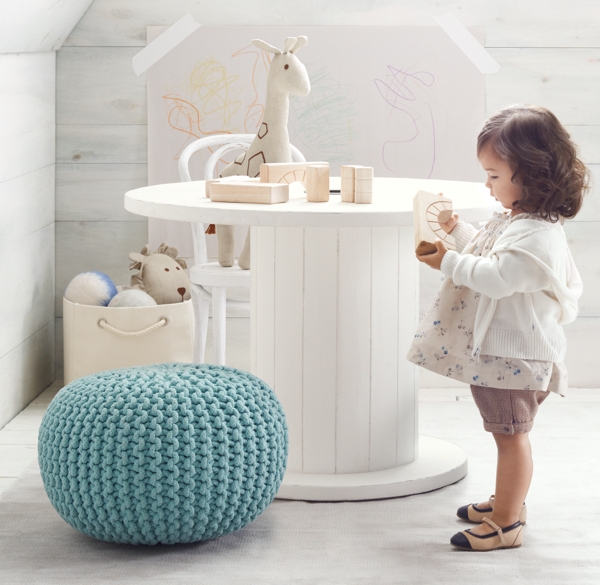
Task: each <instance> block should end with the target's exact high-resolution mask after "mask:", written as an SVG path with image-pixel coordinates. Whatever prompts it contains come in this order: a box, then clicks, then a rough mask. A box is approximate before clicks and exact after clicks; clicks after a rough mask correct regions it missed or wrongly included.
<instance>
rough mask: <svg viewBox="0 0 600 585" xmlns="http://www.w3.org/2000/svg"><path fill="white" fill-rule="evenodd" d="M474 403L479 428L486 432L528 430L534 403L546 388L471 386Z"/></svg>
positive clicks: (530, 424) (506, 432) (532, 417)
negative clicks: (481, 426)
mask: <svg viewBox="0 0 600 585" xmlns="http://www.w3.org/2000/svg"><path fill="white" fill-rule="evenodd" d="M471 393H472V394H473V398H474V399H475V404H476V405H477V408H479V412H480V413H481V418H483V428H484V429H485V430H486V431H489V432H490V433H500V434H504V435H514V434H515V433H528V432H529V431H530V430H531V428H532V427H533V419H534V418H535V415H536V413H537V410H538V406H539V405H540V404H541V403H542V402H544V400H546V398H548V394H550V392H544V391H543V390H508V389H505V388H488V387H485V386H471Z"/></svg>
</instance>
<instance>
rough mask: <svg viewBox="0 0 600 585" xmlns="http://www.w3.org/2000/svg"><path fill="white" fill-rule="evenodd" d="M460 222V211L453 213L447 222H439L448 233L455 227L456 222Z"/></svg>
mask: <svg viewBox="0 0 600 585" xmlns="http://www.w3.org/2000/svg"><path fill="white" fill-rule="evenodd" d="M457 222H458V213H453V214H452V217H451V218H450V219H449V220H448V221H445V222H443V223H442V222H441V221H440V222H439V224H440V227H441V228H442V229H443V230H444V231H445V232H446V233H447V234H449V233H450V232H451V231H452V230H453V229H454V226H455V225H456V223H457Z"/></svg>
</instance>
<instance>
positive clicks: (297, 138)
mask: <svg viewBox="0 0 600 585" xmlns="http://www.w3.org/2000/svg"><path fill="white" fill-rule="evenodd" d="M306 68H307V69H308V72H309V76H310V84H311V91H310V94H308V96H307V97H306V98H301V99H300V98H294V99H291V100H290V110H291V111H290V122H292V120H293V122H292V123H291V124H290V131H293V136H290V138H291V140H292V142H293V143H294V144H296V146H300V144H302V145H304V146H305V147H306V148H307V149H309V150H310V152H311V156H312V157H314V159H313V160H326V161H329V163H330V164H331V165H332V166H333V165H335V164H337V163H347V162H348V161H349V160H351V159H352V141H353V140H355V139H356V138H357V136H356V131H355V130H354V118H355V117H356V115H357V113H356V109H355V103H356V99H357V95H358V92H357V89H356V87H354V86H352V85H347V84H342V83H340V82H339V81H337V80H336V79H335V78H334V77H332V75H331V74H330V73H329V70H328V67H322V68H320V69H316V70H315V69H314V68H313V67H311V66H310V65H309V64H307V65H306ZM290 134H292V132H290Z"/></svg>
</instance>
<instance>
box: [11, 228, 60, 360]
mask: <svg viewBox="0 0 600 585" xmlns="http://www.w3.org/2000/svg"><path fill="white" fill-rule="evenodd" d="M0 266H1V267H2V271H3V273H4V274H5V275H10V277H8V276H7V279H8V280H7V282H10V286H8V285H7V286H3V287H0V323H1V324H2V325H1V326H0V356H3V355H5V354H7V353H8V352H9V351H11V350H13V349H14V348H15V347H17V346H18V345H19V344H20V343H22V342H23V341H24V340H26V339H27V338H28V337H30V336H31V335H33V334H34V333H35V332H36V331H39V330H40V329H41V328H42V327H43V326H44V325H46V324H48V323H49V322H51V321H53V320H54V293H53V291H52V286H53V281H54V223H51V224H49V225H47V226H45V227H43V228H41V229H38V230H37V231H35V232H33V233H31V234H29V235H27V236H25V237H23V238H19V239H18V240H15V241H13V242H11V243H10V244H9V245H7V246H4V247H3V248H1V249H0Z"/></svg>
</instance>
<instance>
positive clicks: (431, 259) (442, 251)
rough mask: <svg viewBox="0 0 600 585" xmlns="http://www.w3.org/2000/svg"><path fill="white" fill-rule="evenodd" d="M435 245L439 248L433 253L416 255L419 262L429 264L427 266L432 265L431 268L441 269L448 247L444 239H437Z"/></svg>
mask: <svg viewBox="0 0 600 585" xmlns="http://www.w3.org/2000/svg"><path fill="white" fill-rule="evenodd" d="M435 247H436V248H437V251H436V252H434V253H433V254H416V256H417V260H418V261H419V262H424V263H425V264H427V266H431V268H435V269H436V270H439V269H440V266H441V265H442V260H443V259H444V256H445V255H446V252H447V251H448V248H446V246H444V242H442V240H436V241H435Z"/></svg>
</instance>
